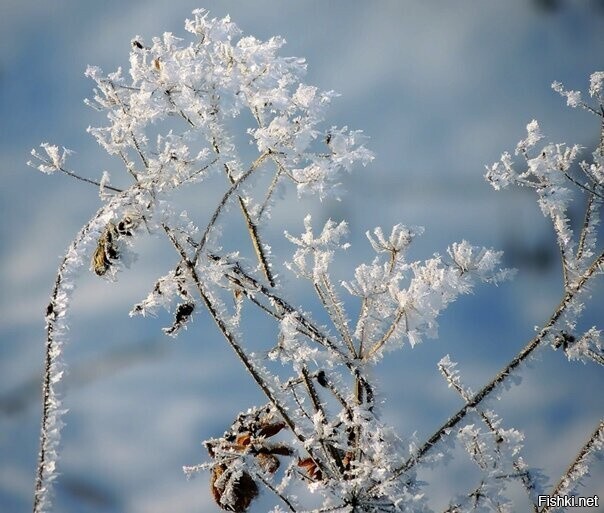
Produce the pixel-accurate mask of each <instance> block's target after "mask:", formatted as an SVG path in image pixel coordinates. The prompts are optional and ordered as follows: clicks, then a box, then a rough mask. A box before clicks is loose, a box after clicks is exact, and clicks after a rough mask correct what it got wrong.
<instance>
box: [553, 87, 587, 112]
mask: <svg viewBox="0 0 604 513" xmlns="http://www.w3.org/2000/svg"><path fill="white" fill-rule="evenodd" d="M552 89H553V90H554V91H556V92H557V93H558V94H559V95H561V96H564V97H566V105H568V106H569V107H573V108H576V107H580V106H581V92H580V91H567V90H566V89H564V86H563V85H562V84H561V83H560V82H558V81H555V82H553V83H552Z"/></svg>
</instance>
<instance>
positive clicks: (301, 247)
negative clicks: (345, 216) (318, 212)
mask: <svg viewBox="0 0 604 513" xmlns="http://www.w3.org/2000/svg"><path fill="white" fill-rule="evenodd" d="M311 222H312V218H311V216H310V215H307V216H306V217H305V218H304V228H305V229H306V231H305V232H304V233H303V234H302V235H301V236H300V237H294V236H292V235H290V234H289V233H287V232H286V233H285V236H286V237H287V239H288V240H289V241H290V242H292V243H293V244H295V245H296V246H297V247H298V249H296V252H295V253H294V257H293V260H292V262H291V263H290V264H288V267H289V268H290V269H292V270H293V271H294V272H296V274H298V275H299V276H303V277H305V278H311V279H314V280H318V279H319V277H320V276H323V275H324V274H325V273H326V272H327V270H328V268H329V265H330V264H331V262H332V261H333V256H334V251H335V250H336V249H347V248H348V247H349V246H350V245H349V244H348V243H341V242H340V241H341V239H342V238H344V237H345V236H346V235H347V234H348V225H347V223H346V222H345V221H342V222H341V223H338V224H336V223H335V222H334V221H332V220H331V219H330V220H328V221H327V223H325V226H324V227H323V229H322V230H321V234H320V235H319V236H318V237H316V236H315V235H314V234H313V231H312V224H311Z"/></svg>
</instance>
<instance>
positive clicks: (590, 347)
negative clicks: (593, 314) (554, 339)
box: [563, 326, 604, 364]
mask: <svg viewBox="0 0 604 513" xmlns="http://www.w3.org/2000/svg"><path fill="white" fill-rule="evenodd" d="M564 342H566V341H563V343H564ZM564 352H565V353H566V356H567V357H568V359H569V360H580V361H582V362H583V363H586V362H588V361H593V360H595V361H596V362H598V363H600V364H604V340H602V331H601V330H598V329H596V327H595V326H594V327H592V328H590V329H589V330H587V331H586V332H585V333H584V334H583V335H581V337H579V338H578V339H575V338H574V337H572V338H570V340H568V342H567V343H564Z"/></svg>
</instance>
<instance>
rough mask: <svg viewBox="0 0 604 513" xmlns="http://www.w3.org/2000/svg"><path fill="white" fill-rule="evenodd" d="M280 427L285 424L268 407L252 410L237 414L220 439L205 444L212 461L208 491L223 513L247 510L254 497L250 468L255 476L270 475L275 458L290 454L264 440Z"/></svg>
mask: <svg viewBox="0 0 604 513" xmlns="http://www.w3.org/2000/svg"><path fill="white" fill-rule="evenodd" d="M284 428H285V423H284V422H283V421H281V420H280V419H278V418H277V416H276V415H275V414H274V412H273V411H272V409H271V408H270V407H264V408H259V409H252V410H250V411H248V412H247V413H245V414H241V415H239V416H238V417H237V420H235V422H234V423H233V424H232V426H231V429H230V430H228V431H227V432H225V434H224V435H223V436H222V437H221V438H218V439H213V440H208V441H207V442H205V445H206V447H207V449H208V452H209V454H210V456H211V457H212V458H213V459H214V462H215V463H214V465H213V466H212V474H211V478H210V489H211V491H212V496H213V497H214V500H215V501H216V504H218V506H220V507H221V508H222V509H224V510H226V511H234V512H243V511H246V510H247V508H248V507H249V505H250V503H251V501H252V500H253V499H254V498H255V497H256V496H257V495H258V485H257V483H256V481H255V479H254V477H252V474H250V472H253V469H254V467H255V466H256V470H257V472H258V473H266V474H274V473H275V472H276V471H277V470H278V469H279V467H280V461H279V458H277V456H291V455H292V454H293V451H292V449H291V448H290V447H288V446H287V445H285V444H281V443H278V442H277V443H272V442H269V441H268V438H271V437H273V436H275V435H276V434H277V433H279V432H280V431H281V430H282V429H284ZM249 457H251V458H249ZM250 462H251V463H252V464H250ZM254 464H255V465H254ZM244 467H245V468H246V469H248V470H250V472H248V471H247V470H243V468H244Z"/></svg>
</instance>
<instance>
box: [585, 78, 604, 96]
mask: <svg viewBox="0 0 604 513" xmlns="http://www.w3.org/2000/svg"><path fill="white" fill-rule="evenodd" d="M603 93H604V71H596V72H595V73H592V75H591V77H589V94H590V96H592V97H594V98H599V99H600V101H602V95H603Z"/></svg>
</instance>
